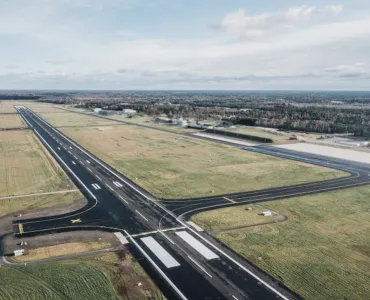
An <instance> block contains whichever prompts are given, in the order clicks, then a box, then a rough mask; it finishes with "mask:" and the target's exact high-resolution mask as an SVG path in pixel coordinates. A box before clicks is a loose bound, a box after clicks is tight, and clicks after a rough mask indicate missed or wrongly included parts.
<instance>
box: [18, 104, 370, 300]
mask: <svg viewBox="0 0 370 300" xmlns="http://www.w3.org/2000/svg"><path fill="white" fill-rule="evenodd" d="M17 110H18V112H19V113H20V114H21V116H22V117H23V119H24V120H25V121H26V123H27V124H28V125H29V127H30V128H31V129H32V130H33V131H34V133H35V135H36V136H37V137H38V138H39V139H40V141H41V142H42V143H43V144H44V145H45V147H46V148H47V149H48V150H49V152H50V153H51V155H53V157H54V158H55V159H56V161H57V162H58V163H59V164H60V165H61V167H62V168H63V169H64V170H65V171H66V172H67V174H68V175H69V176H70V178H71V179H72V180H73V181H74V183H75V184H76V186H77V187H79V189H80V190H81V192H82V193H83V194H84V195H85V197H86V199H87V200H88V205H87V206H85V207H84V208H81V209H79V210H77V211H75V212H72V213H67V214H63V215H58V216H53V217H45V218H35V219H27V220H17V221H14V224H13V227H14V232H15V234H16V235H17V236H19V237H22V236H32V235H38V234H51V233H56V232H63V231H72V230H81V229H86V230H107V231H112V232H121V233H122V234H123V235H124V236H125V237H126V238H127V240H128V241H129V247H130V249H131V251H132V252H133V253H134V254H135V256H136V257H139V258H142V259H143V260H141V263H142V264H145V265H146V268H147V269H148V270H149V274H151V275H152V277H153V278H154V280H155V281H156V282H157V283H159V285H160V286H161V288H162V290H164V291H165V293H166V295H167V296H168V297H169V299H175V298H178V299H234V300H235V299H236V300H237V299H295V298H298V297H297V296H296V295H294V294H293V293H291V292H290V291H289V290H288V289H286V288H284V287H283V286H282V285H281V284H280V283H279V282H278V281H276V280H274V279H272V278H270V277H269V276H267V275H266V274H263V273H261V272H259V270H257V269H255V268H254V267H253V266H251V265H249V264H248V263H247V262H246V261H245V260H243V259H242V258H241V257H239V256H238V255H237V254H235V253H234V252H232V251H230V250H229V249H227V248H225V247H224V246H222V245H220V244H219V243H218V242H217V241H215V240H214V239H213V238H212V237H210V236H209V235H207V234H206V233H200V232H197V231H196V230H194V229H193V228H191V227H189V226H188V224H187V223H186V222H185V220H187V219H188V218H190V216H191V215H193V214H195V213H198V212H201V211H206V210H210V209H214V208H218V207H227V206H231V205H242V204H246V203H255V202H264V201H270V200H277V199H283V198H289V197H296V196H301V195H308V194H313V193H320V192H324V191H331V190H338V189H344V188H350V187H356V186H361V185H366V184H369V183H370V176H369V174H370V167H369V166H368V165H365V164H358V163H350V162H347V161H340V160H336V159H330V158H327V157H320V156H317V155H310V154H304V153H296V152H293V151H289V150H283V149H277V148H274V147H269V146H255V147H244V148H243V149H244V150H245V151H254V152H259V153H262V154H266V155H273V156H278V157H283V158H286V159H292V160H297V161H303V162H307V163H311V164H316V165H320V166H326V167H331V168H335V169H339V170H343V171H346V172H348V174H349V176H348V177H345V178H338V179H333V180H327V181H322V182H314V183H308V184H301V185H294V186H289V187H281V188H272V189H266V190H263V191H252V192H246V193H236V194H229V195H223V196H216V197H208V198H197V199H185V200H166V201H159V200H158V199H155V197H153V196H152V195H151V194H149V193H148V192H147V191H145V190H143V189H142V188H140V187H139V186H137V185H136V184H135V183H133V182H131V181H130V180H129V179H128V178H126V177H125V176H124V175H122V174H120V173H119V172H117V171H116V170H114V169H113V168H111V167H110V166H109V165H107V164H105V163H104V162H103V161H101V160H99V159H98V158H97V157H95V156H94V155H92V154H91V153H89V152H88V151H87V150H86V149H84V148H82V147H81V146H80V145H78V144H76V143H75V142H74V141H72V140H70V139H69V138H68V137H66V136H65V135H64V134H63V133H61V132H60V131H58V130H57V129H56V128H54V127H53V126H51V125H50V124H48V123H47V122H45V121H44V120H43V119H41V118H40V117H39V116H38V115H36V114H35V113H33V112H32V111H30V110H28V109H27V108H24V107H18V108H17ZM197 138H201V137H197ZM223 143H226V144H230V143H227V142H223ZM232 146H237V147H240V145H237V144H233V143H232Z"/></svg>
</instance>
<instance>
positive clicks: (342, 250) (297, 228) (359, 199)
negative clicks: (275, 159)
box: [195, 187, 370, 300]
mask: <svg viewBox="0 0 370 300" xmlns="http://www.w3.org/2000/svg"><path fill="white" fill-rule="evenodd" d="M369 197H370V188H369V187H361V188H356V189H349V190H345V191H336V192H330V193H323V194H319V195H312V196H304V197H299V198H292V199H286V200H279V201H272V202H267V203H264V205H266V206H268V207H269V208H271V209H274V210H277V211H279V212H282V213H283V214H285V215H286V216H287V217H288V220H287V221H286V222H284V223H276V224H270V225H262V226H257V227H250V228H246V229H238V230H234V231H231V232H226V233H219V234H216V237H217V238H218V239H219V240H221V241H222V242H223V243H225V244H226V245H228V246H229V247H231V248H232V249H234V250H235V251H236V252H238V253H239V254H241V255H242V256H244V257H246V258H247V259H248V260H250V261H252V262H253V263H255V264H256V265H258V266H259V267H260V268H262V269H263V270H264V271H266V272H268V273H269V274H271V275H272V276H274V277H276V278H278V279H280V280H281V281H282V282H283V283H284V284H286V285H287V286H288V287H289V288H291V289H292V290H294V291H296V292H297V293H299V294H300V295H301V296H303V298H305V299H312V300H326V299H358V300H360V299H366V298H367V297H368V294H369V292H370V289H369V284H368V283H369V280H370V255H369V253H370V236H369V234H368V233H369V232H370V214H369V202H368V201H369V200H368V199H369ZM235 211H236V213H235V214H234V215H232V214H230V215H229V216H228V218H229V219H232V218H234V219H237V218H238V216H240V214H242V213H243V211H242V207H240V209H238V208H236V209H235ZM225 212H226V211H225V210H224V209H221V210H219V211H218V213H217V214H216V213H213V217H214V220H213V221H212V222H213V223H212V222H210V221H209V220H208V218H209V216H206V219H205V218H204V215H203V217H202V215H200V216H198V217H196V218H195V219H197V218H198V219H199V220H202V219H203V222H206V223H207V224H208V226H209V228H210V229H213V228H217V229H220V228H226V227H227V226H229V224H223V223H222V222H223V221H222V220H221V221H218V218H220V216H221V215H223V214H224V213H225ZM229 212H230V211H229ZM246 213H247V212H246ZM248 213H249V212H248ZM213 224H214V225H213Z"/></svg>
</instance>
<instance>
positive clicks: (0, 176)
mask: <svg viewBox="0 0 370 300" xmlns="http://www.w3.org/2000/svg"><path fill="white" fill-rule="evenodd" d="M0 181H1V182H2V184H1V185H0V197H5V196H13V195H22V194H30V193H42V192H53V191H58V190H69V189H73V188H74V185H73V184H72V182H71V181H70V180H69V178H68V177H67V175H66V174H65V173H64V171H63V170H62V169H61V168H60V167H59V165H58V164H57V163H56V162H55V160H54V159H53V158H52V157H51V155H50V154H49V153H48V152H47V151H46V149H45V148H44V147H43V145H41V144H40V142H39V141H38V140H37V139H36V137H35V136H34V135H33V133H32V132H31V131H13V132H0Z"/></svg>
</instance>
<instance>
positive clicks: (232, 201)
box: [224, 197, 237, 203]
mask: <svg viewBox="0 0 370 300" xmlns="http://www.w3.org/2000/svg"><path fill="white" fill-rule="evenodd" d="M224 199H225V200H227V201H229V202H231V203H237V202H236V201H234V200H232V199H230V198H227V197H224Z"/></svg>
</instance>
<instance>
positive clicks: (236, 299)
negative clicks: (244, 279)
mask: <svg viewBox="0 0 370 300" xmlns="http://www.w3.org/2000/svg"><path fill="white" fill-rule="evenodd" d="M231 296H232V297H233V298H234V299H235V300H239V299H238V298H236V297H235V296H234V295H231Z"/></svg>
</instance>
